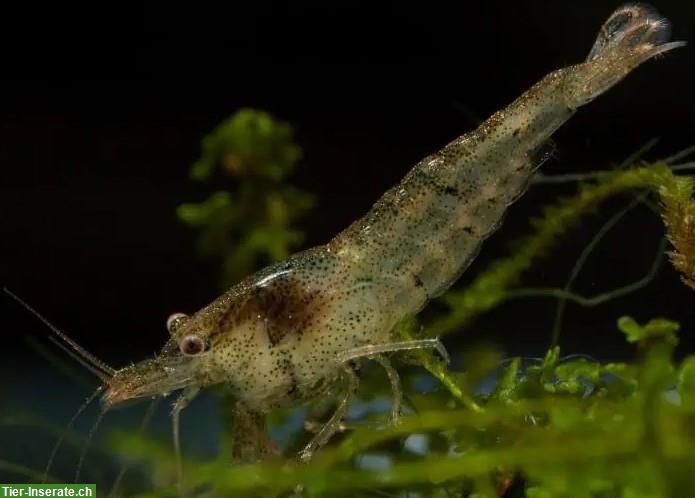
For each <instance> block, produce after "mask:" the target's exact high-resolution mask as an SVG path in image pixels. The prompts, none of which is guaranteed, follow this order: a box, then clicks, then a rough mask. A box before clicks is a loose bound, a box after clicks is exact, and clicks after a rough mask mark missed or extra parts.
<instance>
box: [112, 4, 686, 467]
mask: <svg viewBox="0 0 695 498" xmlns="http://www.w3.org/2000/svg"><path fill="white" fill-rule="evenodd" d="M668 37H669V30H668V22H667V21H666V20H664V19H661V18H660V17H658V16H657V15H656V13H655V12H654V11H653V10H652V9H650V8H648V7H644V6H638V5H635V6H625V7H622V8H620V9H618V10H617V11H616V12H615V13H614V14H613V15H612V16H611V17H610V18H609V19H608V21H606V23H605V24H604V26H603V27H602V29H601V31H600V33H599V36H598V39H597V40H596V43H595V45H594V46H593V48H592V49H591V51H590V54H589V56H588V58H587V60H586V61H584V62H583V63H580V64H577V65H573V66H569V67H566V68H563V69H559V70H557V71H553V72H551V73H550V74H548V75H547V76H546V77H544V78H543V79H542V80H540V81H539V82H538V83H537V84H536V85H534V86H533V87H532V88H531V89H529V90H528V91H527V92H526V93H524V94H523V95H522V96H521V97H519V98H518V99H517V100H516V101H514V102H513V103H512V104H511V105H509V106H508V107H507V108H505V109H503V110H501V111H499V112H497V113H495V114H494V115H493V116H492V117H490V118H489V119H488V120H486V121H485V122H484V123H482V124H481V125H480V127H479V128H478V129H476V130H474V131H472V132H470V133H468V134H465V135H463V136H461V137H459V138H457V139H455V140H454V141H453V142H451V143H449V144H448V145H446V146H445V147H444V148H443V149H442V150H440V151H439V152H437V153H435V154H433V155H431V156H429V157H426V158H425V159H423V160H422V161H420V162H419V163H418V164H417V165H415V167H414V168H413V169H412V170H411V171H410V172H409V173H408V174H407V175H406V176H405V178H404V179H403V180H402V181H401V182H400V183H399V184H398V185H396V186H395V187H393V188H392V189H390V190H389V191H388V192H386V194H384V196H383V197H381V199H379V200H378V201H377V203H376V204H375V205H374V207H373V208H372V209H371V210H370V211H369V213H367V214H366V215H365V216H364V217H363V218H361V219H359V220H357V221H356V222H355V223H353V224H352V225H351V226H350V227H348V228H347V229H346V230H344V231H343V232H341V233H340V234H338V235H337V236H336V237H335V238H334V239H333V240H331V241H330V242H329V243H328V244H326V245H324V246H320V247H316V248H313V249H309V250H306V251H304V252H301V253H298V254H295V255H294V256H292V257H290V258H289V259H288V260H287V261H285V262H282V263H279V264H276V265H274V266H271V267H268V268H266V269H264V270H262V271H260V272H258V273H256V274H255V275H252V276H250V277H248V278H246V279H245V280H243V281H241V282H239V283H238V284H237V285H235V286H234V287H232V288H231V289H230V290H229V291H227V292H226V293H225V294H223V295H222V296H220V297H219V298H218V299H216V300H215V301H213V302H212V303H211V304H209V305H208V306H206V307H205V308H203V309H202V310H200V311H198V312H197V313H195V314H193V315H191V316H186V315H182V314H177V315H174V316H172V317H171V318H170V319H169V320H168V324H167V325H168V329H169V331H170V334H171V337H170V340H169V342H168V343H167V345H165V347H164V349H163V350H162V352H161V354H160V355H159V356H157V357H155V358H153V359H148V360H145V361H142V362H140V363H137V364H135V365H132V366H129V367H125V368H123V369H120V370H117V371H115V372H114V373H113V374H112V375H110V376H109V377H108V378H106V379H105V384H106V385H105V387H106V391H105V393H104V396H103V404H104V407H105V408H110V407H112V406H115V405H118V404H120V403H122V402H124V401H126V400H130V399H134V398H150V397H154V396H160V395H163V394H167V393H171V392H173V391H176V390H180V391H181V393H180V394H179V397H178V399H177V400H176V401H175V403H174V407H173V422H174V439H175V446H176V448H177V452H178V447H179V443H178V420H179V415H180V413H181V410H183V408H184V407H185V406H186V405H187V404H188V403H189V402H190V401H191V400H192V399H193V397H194V396H195V395H196V394H197V393H198V392H199V390H200V389H201V388H204V387H206V386H209V385H212V384H225V385H227V386H228V387H229V388H231V390H232V391H233V393H234V395H235V396H236V398H237V399H238V403H239V406H238V412H239V414H240V417H239V419H240V420H243V421H245V422H244V423H246V424H251V425H252V426H254V425H255V426H256V427H258V426H259V425H258V424H260V423H261V415H262V414H264V413H266V412H268V411H269V410H272V409H273V408H275V407H279V406H288V405H292V404H296V403H300V402H303V401H306V400H310V399H312V398H315V397H316V396H318V395H319V394H322V393H331V394H333V393H336V394H337V395H338V403H337V408H336V411H335V413H334V414H333V416H332V417H330V420H329V421H328V422H327V423H325V424H324V425H323V427H322V428H321V429H320V430H319V431H318V433H317V434H316V435H315V436H314V438H313V440H312V441H311V442H310V443H309V444H308V445H307V446H306V448H305V449H304V451H302V453H301V457H302V458H304V459H307V458H310V457H311V455H312V454H313V453H314V452H315V451H316V450H317V449H318V448H320V447H321V446H322V445H323V444H324V443H326V442H327V441H328V440H329V439H330V437H331V435H332V434H333V433H334V432H335V431H336V430H337V428H338V427H339V425H340V422H341V419H342V417H343V415H344V414H345V412H346V410H347V408H348V406H349V404H350V401H351V399H352V397H353V395H354V392H355V391H356V389H357V386H358V383H359V377H358V375H357V372H356V364H357V363H359V362H360V361H362V360H363V359H374V360H376V361H378V362H379V363H380V364H381V365H382V366H383V367H384V369H385V370H386V372H387V374H388V377H389V379H390V381H391V384H392V387H393V392H394V402H393V406H394V410H393V417H394V418H396V417H397V416H398V407H399V406H400V384H399V380H398V374H397V373H396V371H395V370H394V369H393V367H392V366H391V364H390V362H389V360H388V356H387V354H388V353H391V352H395V351H401V350H407V349H413V348H437V349H440V350H441V349H442V348H441V344H440V343H439V342H438V341H436V340H431V339H427V340H421V341H415V342H396V339H395V338H394V337H392V335H391V331H392V329H393V327H394V325H395V324H396V323H397V322H399V321H400V320H402V319H403V318H404V317H407V316H409V315H414V314H416V313H418V312H419V311H420V310H421V309H422V308H423V307H424V306H425V304H426V303H427V302H428V301H429V300H430V299H432V298H433V297H435V296H438V295H440V294H441V293H442V292H444V291H445V290H446V289H447V288H448V287H449V286H450V285H451V284H452V283H453V282H454V281H455V280H456V279H457V278H458V277H459V275H460V274H461V273H462V272H463V271H464V270H465V268H466V267H467V266H468V265H469V264H470V262H471V261H472V259H473V258H474V257H475V254H476V253H477V251H478V249H479V247H480V245H481V243H482V242H483V241H484V240H485V239H486V238H487V237H488V236H489V235H490V234H491V233H492V232H493V231H494V230H495V229H496V228H497V227H498V226H499V224H500V222H501V219H502V217H503V215H504V212H505V211H506V209H507V207H508V206H509V205H510V204H511V203H512V202H513V201H514V200H515V199H517V198H518V197H519V196H520V195H521V194H522V193H523V192H524V190H525V189H526V186H527V184H528V181H529V178H530V177H531V176H532V174H533V173H534V171H535V169H536V168H537V167H538V166H539V163H540V162H541V160H540V159H539V157H538V153H537V151H538V150H539V149H540V148H541V146H542V145H543V144H544V142H546V140H547V139H548V138H549V137H550V135H551V134H552V133H553V132H554V131H555V130H557V129H558V128H559V127H560V126H561V125H562V124H563V123H564V122H565V121H567V120H568V119H569V118H570V117H571V116H572V115H573V114H574V113H575V112H576V110H577V109H578V108H579V107H581V106H582V105H584V104H587V103H588V102H590V101H592V100H593V99H594V98H596V97H597V96H598V95H600V94H602V93H604V92H605V91H606V90H608V89H609V88H611V87H612V86H613V85H615V84H616V83H617V82H618V81H620V80H621V79H622V78H623V77H625V76H626V75H627V74H628V73H629V72H631V71H632V70H633V69H635V68H636V67H637V66H639V65H640V64H642V63H643V62H645V61H647V60H649V59H651V58H652V57H654V56H656V55H658V54H662V53H664V52H667V51H669V50H671V49H674V48H676V47H680V46H682V45H683V44H684V43H683V42H671V43H669V42H668ZM442 353H443V354H445V352H444V351H442ZM102 370H103V369H102ZM261 427H262V426H261ZM244 432H245V433H252V432H253V431H246V430H245V431H244ZM260 432H262V431H258V433H260ZM256 443H257V445H258V448H257V450H258V451H256V453H264V452H265V453H268V452H270V453H272V452H273V451H274V448H273V447H272V444H271V443H269V442H268V443H267V444H266V443H265V442H262V443H259V442H258V441H257V442H256Z"/></svg>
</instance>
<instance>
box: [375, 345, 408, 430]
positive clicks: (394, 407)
mask: <svg viewBox="0 0 695 498" xmlns="http://www.w3.org/2000/svg"><path fill="white" fill-rule="evenodd" d="M374 361H376V362H377V363H379V364H380V365H381V366H382V368H383V369H384V370H385V371H386V375H388V378H389V382H390V383H391V396H392V397H391V423H392V424H394V425H395V424H397V423H398V421H399V419H400V416H401V404H402V402H403V389H402V387H401V378H400V376H399V375H398V372H396V369H395V368H393V365H391V362H390V361H389V359H388V358H386V357H384V356H381V355H379V356H375V357H374Z"/></svg>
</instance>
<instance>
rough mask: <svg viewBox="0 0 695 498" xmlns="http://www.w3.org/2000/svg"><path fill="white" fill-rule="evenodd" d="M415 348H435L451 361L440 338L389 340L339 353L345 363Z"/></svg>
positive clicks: (341, 360) (447, 361) (341, 361)
mask: <svg viewBox="0 0 695 498" xmlns="http://www.w3.org/2000/svg"><path fill="white" fill-rule="evenodd" d="M415 349H435V350H436V351H437V352H438V353H439V355H440V356H441V357H442V358H443V359H444V361H445V362H446V363H447V364H448V363H449V353H448V352H447V350H446V348H445V347H444V344H442V342H441V341H440V340H439V339H416V340H413V341H399V342H389V343H385V344H369V345H367V346H359V347H356V348H353V349H348V350H347V351H342V352H341V353H340V354H338V358H337V360H338V362H339V363H345V362H348V361H350V360H356V359H359V358H364V357H369V356H375V355H379V354H383V353H395V352H398V351H412V350H415Z"/></svg>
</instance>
